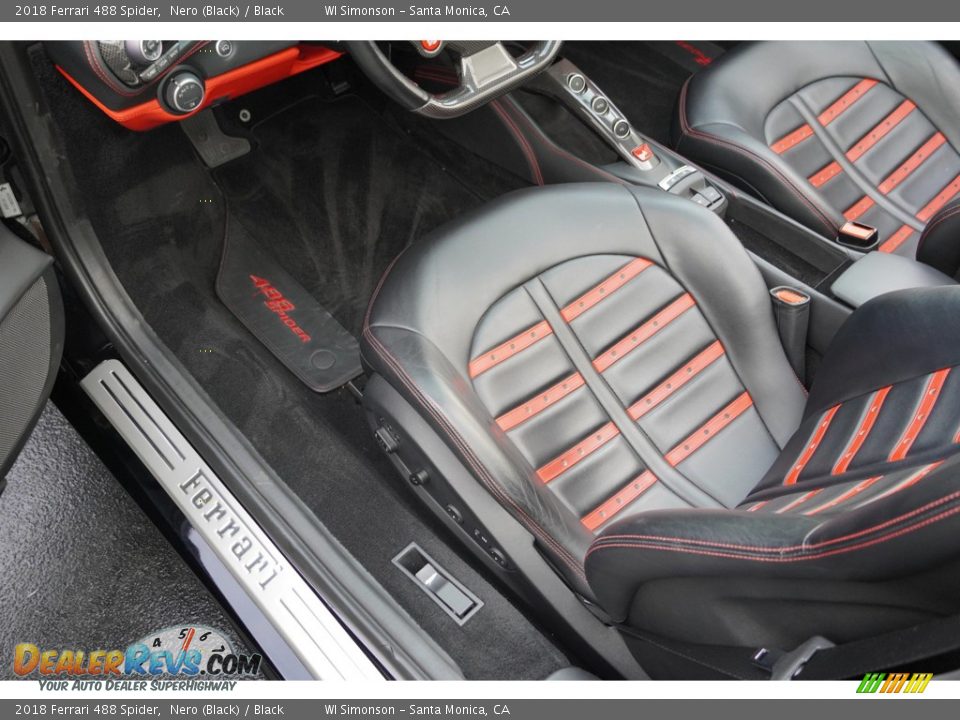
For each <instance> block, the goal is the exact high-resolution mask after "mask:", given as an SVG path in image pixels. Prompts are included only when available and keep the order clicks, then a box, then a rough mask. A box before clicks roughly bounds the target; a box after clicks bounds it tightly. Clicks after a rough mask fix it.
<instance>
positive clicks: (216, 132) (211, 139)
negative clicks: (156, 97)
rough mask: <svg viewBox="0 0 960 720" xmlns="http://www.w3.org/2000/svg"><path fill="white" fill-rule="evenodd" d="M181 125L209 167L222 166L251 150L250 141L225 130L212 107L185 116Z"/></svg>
mask: <svg viewBox="0 0 960 720" xmlns="http://www.w3.org/2000/svg"><path fill="white" fill-rule="evenodd" d="M180 127H181V128H183V132H184V133H186V136H187V138H188V139H189V140H190V143H191V144H192V145H193V147H194V149H195V150H196V151H197V154H198V155H199V156H200V159H201V160H203V163H204V165H206V166H207V167H208V168H215V167H220V166H221V165H224V164H226V163H228V162H230V161H231V160H236V159H237V158H238V157H243V156H244V155H246V154H247V153H248V152H250V141H249V140H247V139H246V138H240V137H234V136H232V135H227V134H226V133H225V132H223V130H221V129H220V125H219V124H218V123H217V118H216V117H215V116H214V114H213V110H212V109H207V110H204V111H203V112H199V113H197V114H196V115H193V116H192V117H188V118H184V119H183V120H181V121H180Z"/></svg>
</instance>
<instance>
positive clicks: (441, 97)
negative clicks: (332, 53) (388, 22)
mask: <svg viewBox="0 0 960 720" xmlns="http://www.w3.org/2000/svg"><path fill="white" fill-rule="evenodd" d="M347 45H348V47H349V48H350V52H351V54H352V56H353V58H354V60H355V61H356V63H357V64H358V65H359V66H360V68H361V69H362V70H363V71H364V72H365V73H366V74H367V75H368V76H369V77H370V79H371V80H372V81H373V82H374V83H375V84H376V85H378V86H379V87H380V89H381V90H383V91H384V92H386V93H387V94H388V95H389V96H390V97H392V98H393V99H394V100H396V101H397V102H399V103H400V104H402V105H403V106H404V107H406V108H407V109H409V110H411V111H412V112H415V113H418V114H420V115H425V116H427V117H431V118H436V119H444V118H453V117H457V116H458V115H463V114H464V113H468V112H470V111H471V110H475V109H476V108H478V107H480V106H481V105H484V104H486V103H488V102H490V101H491V100H494V99H496V98H497V97H499V96H500V95H503V94H504V93H508V92H510V91H511V90H513V89H514V88H516V87H518V86H519V85H521V84H522V83H524V82H525V81H526V80H528V79H529V78H532V77H533V76H535V75H538V74H539V73H541V72H543V71H544V70H546V69H547V68H548V67H550V65H551V63H553V61H554V60H555V59H556V57H557V54H558V53H559V51H560V46H561V43H560V41H554V40H547V41H541V42H537V43H535V44H534V46H533V47H532V48H531V49H530V50H528V51H527V52H525V53H524V54H523V55H521V56H520V57H518V58H514V57H513V55H511V54H510V52H509V51H508V50H507V48H506V47H505V46H504V44H503V43H502V42H499V41H495V40H494V41H470V40H462V41H455V40H451V41H446V42H444V41H440V40H415V41H413V45H414V47H416V48H417V51H418V52H419V53H420V54H421V55H422V56H424V57H436V55H438V54H439V53H440V52H442V51H443V50H444V49H449V50H451V51H452V52H453V53H454V54H456V55H458V56H459V60H458V62H459V84H458V86H457V87H455V88H453V89H452V90H450V91H448V92H445V93H442V94H435V93H430V92H426V91H425V90H423V89H422V88H421V87H420V86H419V85H417V84H416V83H414V82H413V81H412V80H410V79H409V78H408V77H406V76H405V75H403V73H401V72H400V71H399V70H398V69H397V68H396V67H395V66H394V65H393V63H391V62H390V60H389V59H388V58H387V57H386V56H385V55H384V54H383V52H381V50H380V48H378V47H377V45H376V44H375V43H373V42H366V41H354V42H348V43H347Z"/></svg>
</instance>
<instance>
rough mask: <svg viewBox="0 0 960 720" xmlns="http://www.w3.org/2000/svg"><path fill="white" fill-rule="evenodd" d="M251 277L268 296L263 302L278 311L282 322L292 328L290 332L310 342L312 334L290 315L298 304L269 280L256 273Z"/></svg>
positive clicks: (273, 310) (265, 295)
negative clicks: (291, 300)
mask: <svg viewBox="0 0 960 720" xmlns="http://www.w3.org/2000/svg"><path fill="white" fill-rule="evenodd" d="M250 279H251V280H253V286H254V287H255V288H257V290H259V291H260V292H261V293H263V295H264V297H266V298H267V299H266V301H265V302H264V303H263V304H264V305H266V306H267V308H268V309H269V310H270V312H274V313H276V314H277V317H278V318H280V322H282V323H283V324H284V325H286V326H287V327H288V328H290V332H292V333H293V334H294V335H296V336H297V337H298V338H300V342H304V343H308V342H310V336H309V335H308V334H307V332H306V331H305V330H304V329H303V328H302V327H300V326H299V325H298V324H297V321H296V320H294V319H293V318H292V317H290V311H291V310H296V309H297V306H296V305H294V304H293V303H292V302H290V301H289V300H287V299H286V298H285V297H284V296H283V293H282V292H280V291H279V290H277V289H276V288H275V287H274V286H273V285H271V284H270V281H269V280H264V279H263V278H261V277H257V276H256V275H251V276H250Z"/></svg>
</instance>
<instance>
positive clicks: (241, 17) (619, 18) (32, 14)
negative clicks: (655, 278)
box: [0, 0, 960, 24]
mask: <svg viewBox="0 0 960 720" xmlns="http://www.w3.org/2000/svg"><path fill="white" fill-rule="evenodd" d="M866 19H869V21H870V22H896V23H900V22H938V23H945V22H957V21H960V3H947V2H944V0H912V1H911V2H909V3H904V2H900V1H896V2H895V1H894V0H857V1H853V0H806V1H805V2H803V3H782V2H781V3H776V2H770V0H683V1H682V2H636V1H633V2H629V1H627V0H496V2H493V3H488V2H486V1H485V0H475V1H474V2H462V0H458V1H456V2H452V3H446V2H437V3H435V4H429V3H422V2H412V3H411V2H409V0H407V1H403V0H380V1H379V2H348V3H341V2H337V1H336V0H326V1H325V0H278V1H271V0H267V1H266V2H263V3H245V2H244V3H230V2H223V1H221V2H200V1H199V0H179V2H166V1H165V2H155V1H151V0H147V1H146V2H118V3H110V2H103V1H102V0H101V2H89V1H87V0H63V2H35V3H22V4H21V3H16V4H10V3H3V6H2V7H0V22H4V23H7V22H10V23H12V22H55V23H70V24H72V23H101V22H190V23H197V22H204V21H210V22H216V23H224V22H244V23H257V22H290V23H305V22H310V23H332V22H339V23H343V22H352V23H362V22H419V23H424V22H444V23H449V22H496V23H501V22H577V23H584V22H684V21H694V20H695V21H699V22H825V21H830V22H864V21H865V20H866Z"/></svg>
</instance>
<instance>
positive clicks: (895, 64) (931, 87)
mask: <svg viewBox="0 0 960 720" xmlns="http://www.w3.org/2000/svg"><path fill="white" fill-rule="evenodd" d="M867 45H869V47H870V49H871V50H872V52H873V55H874V57H875V58H876V59H877V61H878V62H879V63H880V66H881V68H882V69H883V73H884V76H885V77H886V79H887V80H888V81H889V83H890V84H891V85H892V86H893V87H894V88H896V89H897V90H898V91H899V92H900V93H902V94H903V95H904V96H906V97H908V98H910V99H911V100H913V101H914V102H915V103H916V104H917V105H918V106H919V107H920V108H921V109H922V110H923V113H924V114H925V115H926V116H927V118H928V119H929V120H930V122H931V123H933V125H934V126H935V127H936V128H937V129H938V130H940V132H942V133H943V134H944V135H945V136H946V138H947V140H948V141H949V142H950V144H951V145H953V146H954V147H955V148H960V120H958V118H960V63H957V60H956V58H954V57H953V55H951V54H950V53H949V52H948V51H947V49H946V48H944V47H943V46H942V45H941V44H940V43H935V42H903V41H883V42H877V41H871V42H869V43H867Z"/></svg>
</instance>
